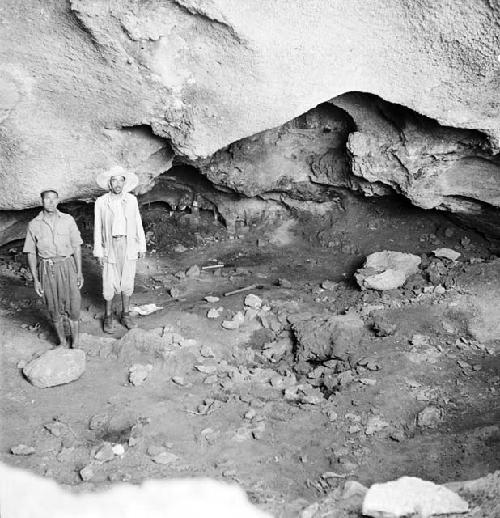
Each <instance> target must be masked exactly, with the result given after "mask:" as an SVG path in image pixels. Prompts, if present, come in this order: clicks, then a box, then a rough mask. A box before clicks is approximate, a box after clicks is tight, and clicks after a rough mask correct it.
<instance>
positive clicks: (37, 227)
mask: <svg viewBox="0 0 500 518" xmlns="http://www.w3.org/2000/svg"><path fill="white" fill-rule="evenodd" d="M82 243H83V241H82V237H81V236H80V231H79V230H78V227H77V226H76V222H75V220H74V219H73V216H70V215H69V214H65V213H64V212H59V211H56V213H55V216H54V219H49V218H47V217H45V214H44V212H43V210H42V211H41V212H40V214H38V216H36V218H34V219H32V220H31V221H30V222H29V224H28V232H27V233H26V239H25V240H24V248H23V252H26V253H29V254H36V253H38V255H39V256H40V257H43V258H45V259H47V258H49V257H56V256H60V257H69V256H70V255H72V254H73V252H74V248H75V247H77V246H80V245H81V244H82Z"/></svg>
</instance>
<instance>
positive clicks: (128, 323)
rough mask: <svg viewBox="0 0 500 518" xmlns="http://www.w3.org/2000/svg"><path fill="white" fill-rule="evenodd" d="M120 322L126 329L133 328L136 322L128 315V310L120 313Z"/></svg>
mask: <svg viewBox="0 0 500 518" xmlns="http://www.w3.org/2000/svg"><path fill="white" fill-rule="evenodd" d="M121 320H122V324H123V325H124V326H125V327H126V328H127V329H135V328H136V327H137V322H136V321H135V320H134V319H133V318H132V317H131V316H130V313H129V312H128V311H124V312H123V313H122V319H121Z"/></svg>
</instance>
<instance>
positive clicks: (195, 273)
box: [186, 264, 201, 279]
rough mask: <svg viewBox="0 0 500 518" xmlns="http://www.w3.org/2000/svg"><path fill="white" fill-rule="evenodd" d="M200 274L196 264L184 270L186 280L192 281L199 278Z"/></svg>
mask: <svg viewBox="0 0 500 518" xmlns="http://www.w3.org/2000/svg"><path fill="white" fill-rule="evenodd" d="M200 273H201V270H200V267H199V266H198V265H197V264H193V266H190V267H189V268H188V269H187V270H186V277H187V278H188V279H194V278H196V277H199V276H200Z"/></svg>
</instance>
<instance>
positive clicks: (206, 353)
mask: <svg viewBox="0 0 500 518" xmlns="http://www.w3.org/2000/svg"><path fill="white" fill-rule="evenodd" d="M200 354H201V355H202V356H203V358H215V353H214V352H213V351H212V348H211V347H210V346H208V345H202V346H201V349H200Z"/></svg>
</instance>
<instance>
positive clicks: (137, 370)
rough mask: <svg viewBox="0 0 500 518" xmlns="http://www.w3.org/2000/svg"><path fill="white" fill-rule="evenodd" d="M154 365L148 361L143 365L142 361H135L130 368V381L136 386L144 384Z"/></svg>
mask: <svg viewBox="0 0 500 518" xmlns="http://www.w3.org/2000/svg"><path fill="white" fill-rule="evenodd" d="M152 369H153V366H152V365H151V364H150V363H148V364H147V365H142V364H141V363H134V365H132V367H130V369H129V375H128V379H129V381H130V383H132V385H134V386H136V387H137V386H138V385H142V384H143V383H144V382H145V381H146V379H147V377H148V376H149V373H150V372H151V371H152Z"/></svg>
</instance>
